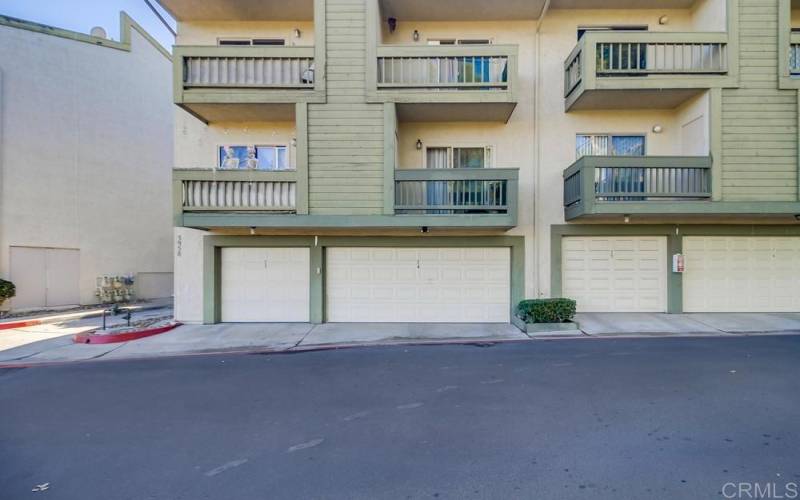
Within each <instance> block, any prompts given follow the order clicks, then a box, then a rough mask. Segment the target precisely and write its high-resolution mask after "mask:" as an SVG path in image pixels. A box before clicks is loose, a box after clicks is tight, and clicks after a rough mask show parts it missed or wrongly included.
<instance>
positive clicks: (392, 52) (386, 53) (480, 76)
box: [377, 45, 518, 91]
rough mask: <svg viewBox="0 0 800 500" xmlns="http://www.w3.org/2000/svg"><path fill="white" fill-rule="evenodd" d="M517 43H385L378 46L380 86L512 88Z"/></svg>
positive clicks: (446, 88) (432, 88)
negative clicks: (409, 44) (406, 44)
mask: <svg viewBox="0 0 800 500" xmlns="http://www.w3.org/2000/svg"><path fill="white" fill-rule="evenodd" d="M517 50H518V49H517V46H516V45H413V46H405V45H382V46H379V47H378V49H377V53H378V59H377V65H378V69H377V88H378V90H386V89H395V90H398V89H399V90H402V89H426V90H436V89H439V90H464V91H469V90H473V91H474V90H484V91H490V90H494V91H498V90H500V91H502V90H511V89H512V88H513V86H514V84H515V81H516V77H517V75H516V73H517Z"/></svg>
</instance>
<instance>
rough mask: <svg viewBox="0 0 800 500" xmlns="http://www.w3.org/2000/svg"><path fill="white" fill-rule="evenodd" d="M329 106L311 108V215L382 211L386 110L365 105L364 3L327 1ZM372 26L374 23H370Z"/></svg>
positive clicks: (367, 213)
mask: <svg viewBox="0 0 800 500" xmlns="http://www.w3.org/2000/svg"><path fill="white" fill-rule="evenodd" d="M325 4H326V12H325V23H326V35H325V36H326V44H327V103H326V104H310V105H309V107H308V135H309V159H308V161H309V211H310V213H312V214H340V215H350V214H352V215H378V214H381V213H382V211H383V105H382V104H367V103H366V102H365V100H366V99H365V66H364V64H365V62H364V61H365V58H366V23H367V19H366V3H365V0H327V1H326V2H325ZM370 22H372V20H370Z"/></svg>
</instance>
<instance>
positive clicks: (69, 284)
mask: <svg viewBox="0 0 800 500" xmlns="http://www.w3.org/2000/svg"><path fill="white" fill-rule="evenodd" d="M10 260H11V262H10V264H11V265H10V268H11V275H10V278H11V281H12V282H14V285H16V288H17V295H16V297H14V298H13V299H12V306H13V307H14V309H30V308H37V307H57V306H69V305H77V304H80V251H79V250H75V249H64V248H40V247H11V255H10Z"/></svg>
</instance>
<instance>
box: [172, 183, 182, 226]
mask: <svg viewBox="0 0 800 500" xmlns="http://www.w3.org/2000/svg"><path fill="white" fill-rule="evenodd" d="M172 225H173V226H174V227H182V226H183V181H180V180H176V179H173V180H172Z"/></svg>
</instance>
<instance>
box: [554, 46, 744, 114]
mask: <svg viewBox="0 0 800 500" xmlns="http://www.w3.org/2000/svg"><path fill="white" fill-rule="evenodd" d="M727 40H728V36H727V34H726V33H663V32H659V33H655V32H646V31H645V32H632V31H617V32H587V33H585V34H584V35H583V37H582V38H581V40H580V41H579V42H578V45H577V46H575V48H574V49H573V50H572V53H571V54H570V55H569V57H568V58H567V60H566V61H565V63H564V97H565V101H566V102H565V107H566V110H567V111H571V110H583V109H647V108H651V109H671V108H675V107H677V106H678V105H680V104H682V103H683V102H685V101H686V100H688V99H690V98H692V97H693V96H695V95H697V94H699V93H700V92H702V91H703V90H705V89H708V88H710V87H714V86H720V85H723V84H725V83H727V82H729V76H728V73H729V68H728V43H727Z"/></svg>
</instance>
